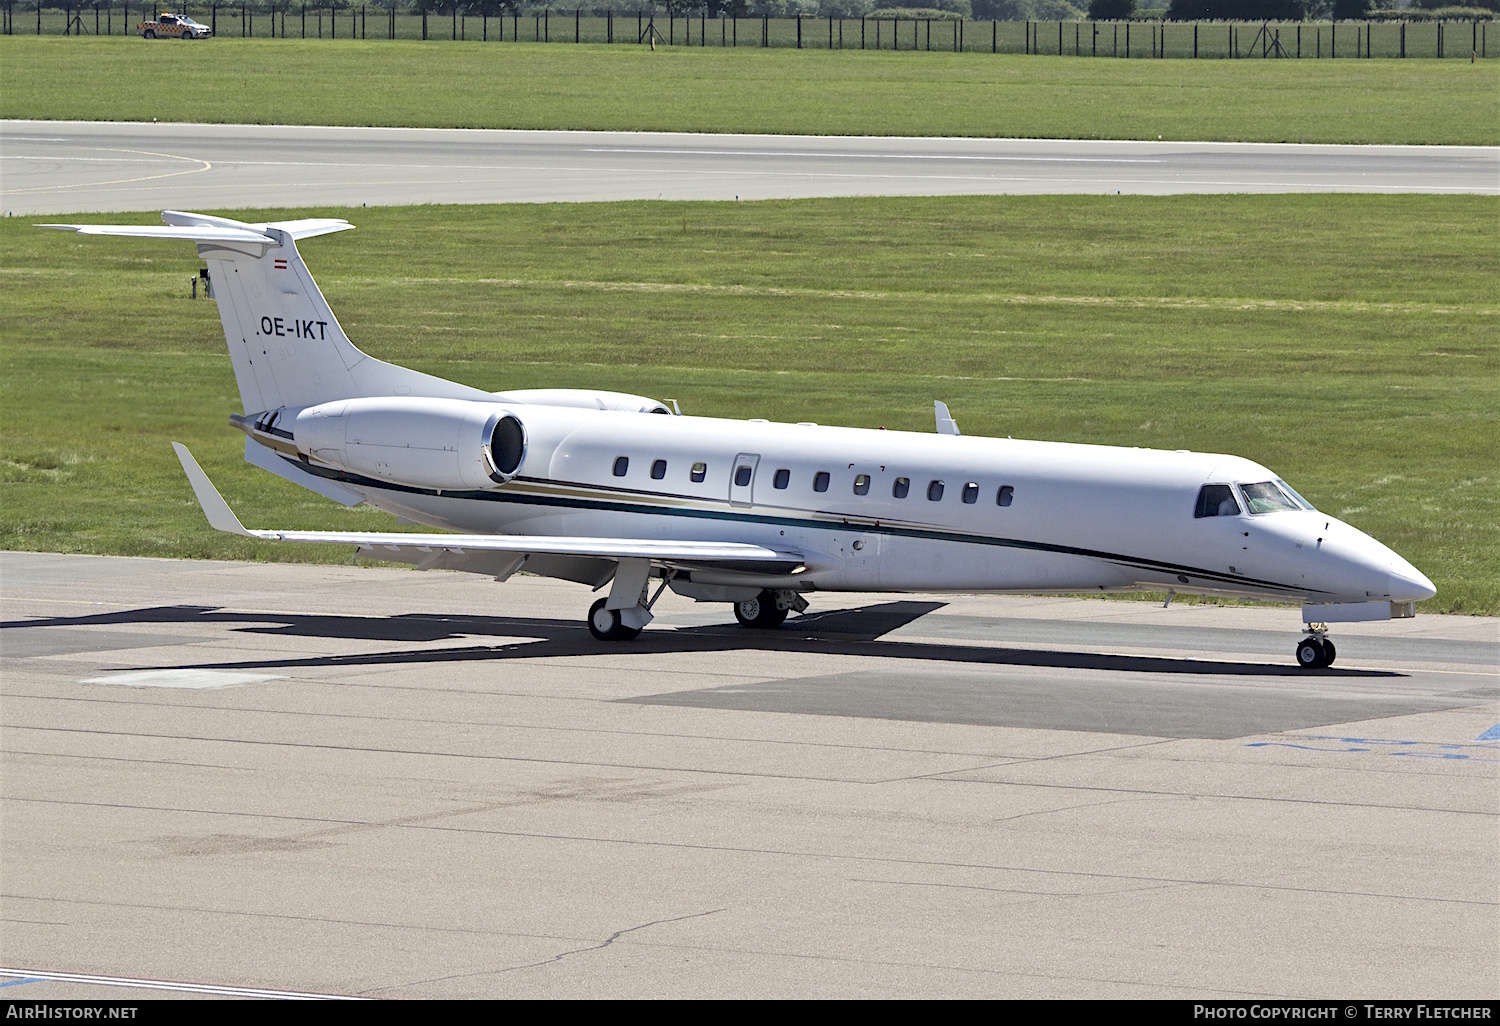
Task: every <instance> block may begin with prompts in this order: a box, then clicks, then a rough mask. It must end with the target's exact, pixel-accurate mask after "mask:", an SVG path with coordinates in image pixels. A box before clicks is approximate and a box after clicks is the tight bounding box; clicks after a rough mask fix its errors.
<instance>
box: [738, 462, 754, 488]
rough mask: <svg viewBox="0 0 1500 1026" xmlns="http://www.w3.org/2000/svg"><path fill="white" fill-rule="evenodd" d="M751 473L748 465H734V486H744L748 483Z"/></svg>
mask: <svg viewBox="0 0 1500 1026" xmlns="http://www.w3.org/2000/svg"><path fill="white" fill-rule="evenodd" d="M752 473H753V471H752V470H751V469H750V468H749V467H735V468H734V486H735V487H736V488H743V487H745V486H746V485H747V484H749V483H750V475H751V474H752Z"/></svg>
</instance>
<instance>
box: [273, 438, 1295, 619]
mask: <svg viewBox="0 0 1500 1026" xmlns="http://www.w3.org/2000/svg"><path fill="white" fill-rule="evenodd" d="M283 459H287V458H286V457H283ZM287 462H288V463H291V464H293V465H295V466H296V467H297V468H298V469H300V470H303V471H306V472H308V473H310V474H313V475H314V476H317V477H322V478H326V479H328V480H332V481H339V482H342V483H345V484H352V485H356V486H359V487H364V488H378V489H381V490H383V491H392V492H403V493H406V494H409V495H430V496H434V497H441V498H453V499H467V500H475V501H482V502H506V503H513V504H518V505H531V506H560V507H565V508H569V509H589V510H600V511H608V512H615V513H636V514H642V515H655V516H662V515H666V516H675V517H694V518H699V519H708V520H729V521H734V522H737V523H754V524H765V525H768V526H774V527H803V528H818V529H821V530H830V531H836V530H854V531H865V532H868V533H872V534H884V535H888V536H892V537H901V538H917V539H922V540H927V541H951V542H960V543H965V544H970V545H990V546H996V547H1000V548H1012V549H1022V550H1027V551H1033V552H1051V553H1056V554H1058V555H1068V556H1082V557H1085V558H1089V559H1102V560H1106V561H1108V562H1111V563H1116V564H1118V565H1121V566H1126V567H1129V568H1131V569H1135V570H1149V571H1153V572H1156V573H1171V574H1178V575H1182V576H1191V577H1197V578H1200V579H1202V580H1204V581H1209V582H1214V583H1219V584H1235V585H1240V586H1242V587H1251V588H1258V589H1266V588H1269V589H1273V590H1276V591H1285V592H1289V593H1292V594H1305V593H1308V592H1314V591H1317V592H1319V593H1320V594H1322V593H1323V592H1321V591H1320V590H1319V589H1315V588H1298V587H1293V586H1291V585H1287V584H1281V583H1279V582H1277V581H1264V580H1260V579H1258V578H1254V577H1245V576H1241V575H1238V574H1225V573H1221V572H1219V571H1216V570H1204V569H1201V568H1199V567H1193V566H1185V565H1182V564H1178V563H1166V562H1162V561H1161V560H1155V559H1147V558H1145V557H1140V556H1128V555H1124V554H1122V553H1117V552H1104V551H1102V550H1097V549H1086V548H1081V547H1078V546H1074V545H1059V544H1056V543H1054V542H1038V541H1028V540H1026V539H1022V538H1002V537H999V536H995V535H984V534H967V533H963V532H958V531H948V530H942V529H938V528H930V527H897V526H894V525H891V524H888V523H882V522H878V521H865V520H864V519H863V518H855V520H854V521H851V520H849V519H848V518H844V517H842V516H841V515H840V514H836V513H822V514H817V513H809V514H807V515H806V516H805V517H794V516H773V515H770V514H765V513H753V512H748V511H745V510H744V509H743V508H739V507H729V506H728V501H727V500H726V501H725V508H722V509H718V508H709V509H705V508H701V507H699V508H691V507H689V508H684V507H681V506H671V505H667V504H665V503H649V502H644V501H640V500H636V501H634V502H627V501H621V500H620V499H599V498H588V497H586V496H581V495H559V494H557V491H559V490H563V489H567V490H570V491H575V492H576V491H583V492H594V493H596V494H597V493H599V492H604V493H605V494H610V489H608V488H607V487H605V488H601V487H600V486H597V485H587V484H582V483H575V482H565V481H557V482H553V481H543V480H542V479H539V478H520V477H518V478H515V479H514V481H515V482H524V483H525V484H526V485H529V486H531V487H532V488H533V489H535V491H528V492H519V491H516V490H510V491H506V492H502V491H479V490H456V489H455V490H452V491H450V490H447V489H443V490H439V489H436V488H418V487H415V486H412V485H404V484H398V483H396V482H394V481H378V480H376V479H374V478H369V477H365V476H363V475H360V474H351V473H349V472H347V471H341V470H334V469H332V468H330V467H321V466H317V465H315V464H311V463H305V462H303V461H302V460H294V459H287ZM621 491H625V492H627V493H628V494H630V495H632V496H640V497H642V499H644V498H647V497H654V493H651V492H640V491H635V490H624V489H622V490H621ZM661 498H663V499H668V500H678V499H681V498H690V497H679V496H673V495H664V496H662V497H661ZM696 501H699V502H701V501H703V500H702V499H697V500H696ZM819 515H821V516H824V517H829V518H832V517H839V518H840V519H837V520H834V519H816V517H817V516H819Z"/></svg>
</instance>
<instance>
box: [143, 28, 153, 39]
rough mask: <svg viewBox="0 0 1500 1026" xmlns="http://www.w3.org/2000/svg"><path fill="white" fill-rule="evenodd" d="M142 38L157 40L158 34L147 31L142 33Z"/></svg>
mask: <svg viewBox="0 0 1500 1026" xmlns="http://www.w3.org/2000/svg"><path fill="white" fill-rule="evenodd" d="M141 38H142V39H155V38H156V33H155V32H152V31H151V30H150V29H147V30H146V31H145V32H142V33H141Z"/></svg>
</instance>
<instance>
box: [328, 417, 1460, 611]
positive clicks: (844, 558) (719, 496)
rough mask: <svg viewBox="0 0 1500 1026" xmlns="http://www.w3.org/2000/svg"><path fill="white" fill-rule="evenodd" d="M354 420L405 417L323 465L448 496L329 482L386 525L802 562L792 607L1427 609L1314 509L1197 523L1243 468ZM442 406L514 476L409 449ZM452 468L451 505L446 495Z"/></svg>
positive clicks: (938, 438) (1419, 590)
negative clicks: (800, 557)
mask: <svg viewBox="0 0 1500 1026" xmlns="http://www.w3.org/2000/svg"><path fill="white" fill-rule="evenodd" d="M360 404H365V405H367V406H368V408H365V409H364V415H365V417H366V421H365V422H367V423H368V422H370V420H369V418H370V417H375V418H376V419H377V421H378V418H379V417H380V416H382V415H388V416H390V417H391V418H393V419H392V420H391V424H392V432H391V438H390V439H389V440H390V441H392V442H394V443H395V444H394V445H385V446H384V448H377V449H370V450H369V453H376V454H377V455H370V454H369V453H365V454H363V455H362V454H361V453H359V452H357V451H356V450H357V449H358V448H359V446H360V445H361V444H362V443H364V442H365V437H369V438H372V439H374V440H375V441H376V442H377V443H383V442H384V441H386V440H385V439H379V438H375V436H374V435H373V434H371V432H369V431H368V430H366V431H364V432H362V434H361V437H360V438H358V439H356V437H355V434H356V432H355V429H354V428H352V427H351V428H350V429H349V435H348V438H347V443H346V444H347V447H348V448H347V450H345V452H347V453H348V455H347V458H345V457H344V456H341V455H340V454H339V453H338V452H330V453H328V454H327V456H328V458H329V459H330V460H331V461H332V462H334V463H335V464H341V465H343V466H345V467H347V466H350V465H355V466H359V467H371V466H377V465H378V466H380V467H382V468H384V467H393V468H394V467H399V466H408V467H415V466H420V467H423V468H430V467H433V466H440V467H441V468H442V469H441V471H440V473H439V476H438V477H436V478H433V477H431V476H430V475H428V476H424V475H422V474H417V475H416V476H417V477H420V478H422V479H423V480H427V481H428V484H427V485H425V486H424V485H411V484H408V483H407V482H409V481H411V480H413V472H411V471H408V472H407V473H405V474H402V473H401V471H399V470H392V471H391V473H392V474H395V475H399V478H397V479H396V480H393V481H392V482H390V483H389V484H388V483H386V482H385V481H382V480H381V476H382V475H381V474H379V473H374V472H368V473H347V472H343V471H340V472H338V473H337V474H330V475H329V476H334V477H336V478H337V480H338V481H339V482H340V483H341V484H342V486H344V487H346V488H352V489H353V490H355V491H357V492H358V493H359V494H361V495H362V496H363V497H364V498H365V499H366V501H368V502H369V503H371V504H372V505H375V506H377V507H379V508H381V509H384V510H388V511H390V512H394V513H397V514H400V515H401V516H403V517H405V518H407V519H409V520H413V521H416V522H418V523H423V524H428V525H431V526H435V527H442V528H447V529H451V530H456V531H461V532H466V533H510V534H523V535H526V534H530V535H550V536H565V535H566V536H599V537H631V538H663V539H674V540H715V541H741V542H750V543H756V544H761V545H765V546H768V547H772V548H781V549H788V548H789V549H794V550H796V551H798V552H801V553H803V554H804V555H805V557H806V562H807V570H806V572H805V573H803V574H801V575H799V576H798V577H797V578H796V585H795V586H796V587H798V588H801V589H819V590H872V591H941V590H962V591H971V590H982V591H1026V592H1037V591H1067V592H1077V591H1099V590H1104V591H1109V590H1119V589H1128V588H1138V587H1152V588H1158V589H1166V588H1172V589H1176V590H1179V591H1184V592H1197V593H1210V594H1228V595H1245V596H1258V597H1274V598H1281V599H1294V600H1303V601H1314V602H1323V601H1339V602H1351V601H1369V600H1382V599H1389V600H1391V601H1393V602H1405V601H1415V600H1419V599H1422V598H1426V597H1428V596H1429V595H1430V594H1432V585H1431V583H1430V582H1428V581H1427V579H1426V578H1425V577H1423V576H1422V574H1421V573H1420V572H1418V571H1417V570H1416V569H1415V568H1414V567H1412V566H1411V564H1409V563H1408V562H1406V560H1404V559H1402V558H1401V557H1400V556H1399V555H1397V554H1396V553H1394V552H1392V551H1391V550H1390V549H1388V548H1386V547H1385V546H1384V545H1382V544H1380V543H1379V542H1377V541H1375V540H1374V539H1373V538H1371V537H1369V536H1368V535H1366V534H1364V533H1362V532H1360V531H1358V530H1356V529H1355V528H1352V527H1350V526H1348V525H1346V524H1344V523H1342V522H1340V521H1337V520H1335V519H1333V518H1332V517H1329V516H1327V515H1326V514H1323V513H1320V512H1317V511H1316V510H1303V509H1296V510H1284V511H1279V512H1272V513H1262V514H1254V513H1249V512H1240V513H1239V514H1238V515H1225V516H1211V517H1195V516H1194V509H1195V501H1196V500H1197V497H1198V494H1199V489H1200V488H1201V487H1202V486H1203V485H1204V484H1206V483H1210V482H1218V483H1223V484H1227V485H1229V486H1231V487H1233V488H1236V492H1235V494H1236V495H1237V496H1239V499H1240V501H1239V506H1240V509H1241V510H1245V509H1247V503H1246V502H1245V500H1244V497H1243V494H1242V493H1241V492H1239V491H1238V490H1237V488H1238V486H1239V485H1241V484H1251V483H1255V482H1265V481H1272V480H1274V479H1275V475H1274V474H1272V473H1271V472H1270V471H1269V470H1267V469H1266V468H1264V467H1262V466H1260V465H1258V464H1256V463H1253V462H1251V461H1249V460H1245V459H1242V458H1239V457H1235V456H1225V455H1215V454H1205V453H1195V452H1187V451H1179V452H1169V451H1163V450H1157V449H1139V448H1119V447H1112V446H1096V445H1076V444H1068V443H1060V442H1033V441H1020V440H1012V439H997V438H983V437H972V436H954V435H937V434H930V435H929V434H918V433H913V432H905V431H884V430H867V429H856V428H835V427H821V426H818V425H815V424H779V423H769V422H765V421H737V420H722V419H714V418H705V417H675V416H659V415H652V414H644V413H635V412H621V411H614V410H586V409H575V408H562V407H554V406H540V405H509V404H497V403H482V402H468V401H464V400H444V399H429V400H417V399H413V400H401V399H371V400H355V401H353V404H351V408H353V407H354V406H358V405H360ZM434 404H438V406H440V407H448V406H451V407H452V408H454V409H455V410H456V411H457V412H456V413H455V414H454V420H455V422H458V423H468V424H469V425H471V427H472V430H471V431H470V433H471V434H474V435H475V437H477V435H478V430H479V425H481V424H483V423H484V422H485V419H486V417H487V416H488V417H491V418H492V417H493V416H494V415H495V414H506V413H509V414H511V415H514V416H516V417H517V418H519V419H520V420H521V421H522V422H523V423H524V425H525V433H526V448H525V455H524V459H523V460H522V462H521V464H520V465H519V467H517V468H516V470H515V476H514V477H513V478H512V479H510V480H508V481H506V482H504V483H501V482H499V481H484V482H483V483H482V485H481V486H479V487H474V486H473V482H474V481H475V480H476V478H480V477H482V476H483V475H482V474H479V473H477V471H476V470H475V466H477V464H474V465H472V466H471V465H470V464H471V463H473V461H477V460H478V459H479V453H478V449H477V447H475V448H474V449H473V452H465V451H463V450H464V449H465V443H464V441H463V440H462V439H458V440H455V441H454V442H453V443H452V444H451V445H450V444H448V443H446V442H444V441H443V440H442V439H438V440H436V441H433V442H429V443H427V444H428V445H431V446H433V448H432V449H430V450H429V449H425V448H422V449H420V451H417V450H414V449H413V447H412V444H411V439H412V438H414V437H417V436H415V435H414V434H413V433H412V431H411V427H410V425H411V424H412V419H411V416H410V413H411V408H417V407H420V408H421V409H424V410H431V409H433V408H434ZM298 423H299V424H301V423H303V421H301V420H299V421H298ZM350 423H351V424H352V423H355V422H354V421H351V422H350ZM377 430H378V429H377ZM300 433H301V429H300V428H299V434H300ZM401 438H404V439H406V441H404V442H402V441H397V439H401ZM379 452H386V453H388V454H389V459H388V460H378V458H377V457H378V453H379ZM361 460H362V461H363V462H361ZM622 460H623V462H622ZM372 461H375V462H372ZM699 465H701V466H699ZM450 466H452V467H456V470H455V471H454V473H455V474H456V475H457V476H456V477H455V478H454V480H453V486H451V487H447V488H444V487H439V486H434V483H435V482H440V481H441V480H443V479H444V478H443V477H442V475H446V474H448V473H449V471H448V469H447V468H448V467H450ZM695 470H696V471H697V472H696V473H695ZM617 471H619V472H617ZM902 480H904V481H905V488H904V489H902V488H900V487H899V486H898V482H900V481H902ZM934 482H936V483H937V485H934ZM1002 488H1003V489H1008V490H1009V491H1008V493H1007V494H1006V495H1005V496H1004V500H1003V501H1004V502H1005V504H1004V505H1002V504H1001V502H1002V496H1001V489H1002ZM903 490H904V493H905V494H904V495H901V494H900V493H901V492H902V491H903ZM929 496H931V497H929ZM699 576H700V577H701V576H703V575H699ZM734 579H744V580H748V578H735V577H733V575H731V576H730V577H726V578H723V580H724V582H725V583H727V582H728V581H729V580H734Z"/></svg>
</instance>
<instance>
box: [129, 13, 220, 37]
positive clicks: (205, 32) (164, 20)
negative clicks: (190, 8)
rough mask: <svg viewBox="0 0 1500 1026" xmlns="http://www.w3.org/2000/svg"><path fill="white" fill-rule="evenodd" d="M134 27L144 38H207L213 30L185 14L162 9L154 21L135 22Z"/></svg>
mask: <svg viewBox="0 0 1500 1026" xmlns="http://www.w3.org/2000/svg"><path fill="white" fill-rule="evenodd" d="M135 29H136V31H137V32H139V33H140V34H141V36H142V37H143V38H145V39H207V38H208V37H209V36H211V35H213V32H212V31H211V30H210V29H209V27H208V26H207V25H202V24H199V23H198V22H196V21H194V20H193V19H192V18H189V17H188V16H187V15H185V14H173V13H171V12H170V11H162V12H161V13H160V14H158V15H157V16H156V20H155V21H142V22H137V23H136V26H135Z"/></svg>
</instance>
